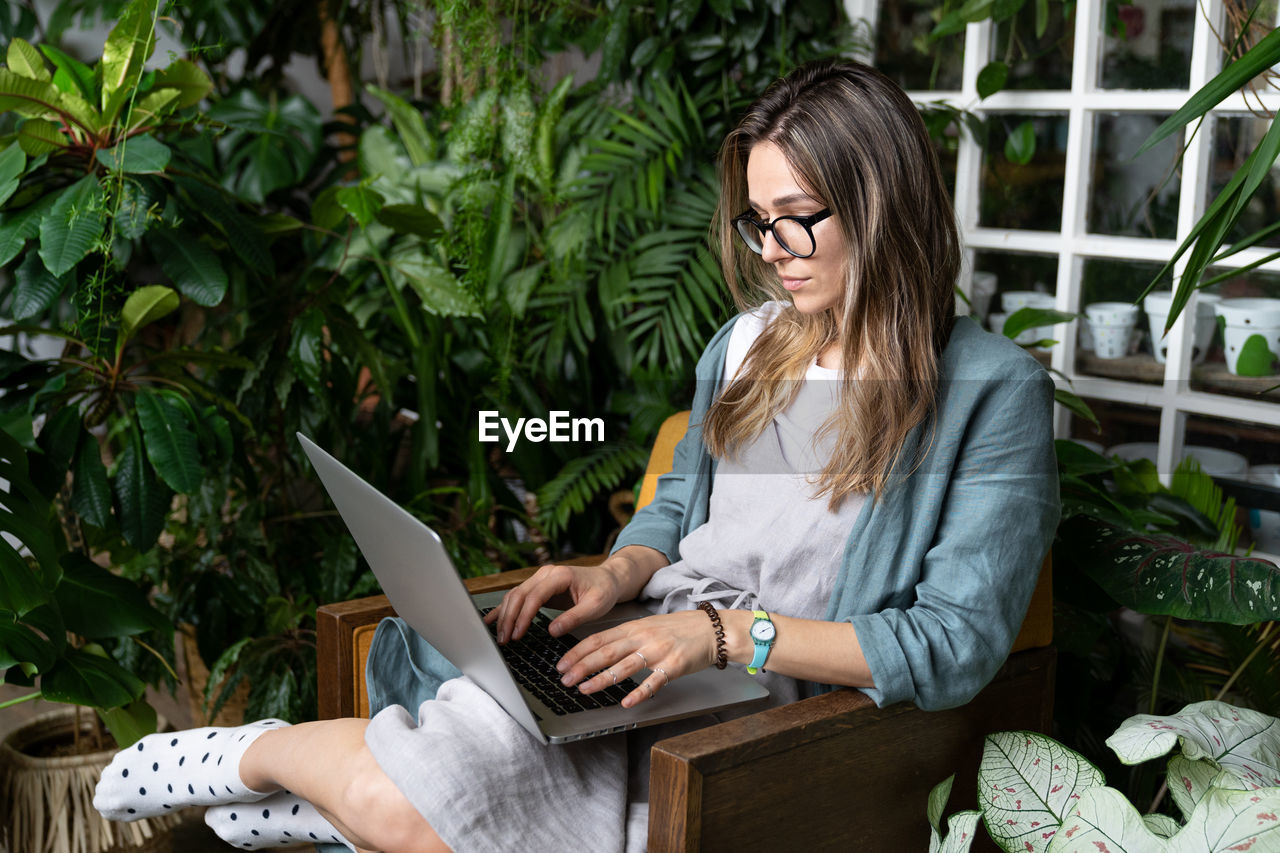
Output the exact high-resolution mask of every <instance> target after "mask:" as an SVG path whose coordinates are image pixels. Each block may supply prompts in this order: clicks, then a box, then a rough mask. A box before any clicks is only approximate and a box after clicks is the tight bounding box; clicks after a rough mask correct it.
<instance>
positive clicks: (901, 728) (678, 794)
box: [649, 649, 1056, 851]
mask: <svg viewBox="0 0 1280 853" xmlns="http://www.w3.org/2000/svg"><path fill="white" fill-rule="evenodd" d="M1055 661H1056V654H1055V652H1054V650H1053V649H1033V650H1029V651H1025V652H1020V653H1018V654H1015V655H1013V656H1012V657H1010V658H1009V660H1008V661H1007V662H1006V664H1005V665H1004V667H1003V668H1001V670H1000V672H999V673H997V675H996V677H995V679H994V680H993V681H992V683H991V684H990V685H988V686H987V688H986V689H985V690H983V691H982V692H981V693H980V694H978V696H977V697H976V698H975V699H974V700H973V701H972V702H970V703H969V704H967V705H965V706H963V707H960V708H953V709H950V710H947V711H933V712H926V711H921V710H920V709H918V708H916V707H915V706H913V705H909V704H901V705H895V706H892V707H889V708H877V707H876V706H875V704H874V703H873V702H872V701H871V700H870V699H869V698H867V697H866V695H864V694H862V693H860V692H858V691H855V690H837V691H835V692H832V693H826V694H823V695H820V696H815V697H813V698H810V699H805V700H802V701H800V702H795V703H793V704H790V705H785V706H782V707H779V708H771V709H769V710H767V711H761V712H759V713H756V714H752V715H750V716H747V717H741V718H739V719H736V720H731V721H730V722H727V723H721V724H719V725H716V726H711V727H709V728H705V729H700V730H698V731H694V732H689V733H688V734H683V735H678V736H676V737H673V738H668V739H666V740H663V741H660V742H658V743H657V744H656V745H655V746H654V747H653V751H652V752H651V758H652V767H651V769H650V777H649V778H650V789H649V849H650V850H651V851H667V850H681V851H684V850H689V851H692V850H721V849H723V850H735V849H736V850H741V849H744V848H748V847H749V848H751V849H758V850H773V849H805V848H812V849H854V850H905V849H915V850H921V849H925V848H926V846H927V845H928V839H929V827H928V823H927V822H926V821H925V819H924V810H925V806H926V805H927V802H928V794H929V791H930V790H931V789H932V788H933V786H934V785H936V784H937V783H939V782H941V781H942V780H943V779H945V778H947V777H948V776H949V775H951V774H952V773H955V774H957V775H956V784H955V790H954V792H953V793H952V797H951V805H952V810H955V809H960V808H973V807H974V806H975V805H976V803H977V799H976V797H977V793H976V778H977V767H978V761H979V760H980V758H981V755H982V742H983V738H984V737H985V736H986V735H987V734H988V733H990V732H993V731H998V730H1009V729H1028V730H1035V731H1041V732H1048V731H1049V730H1050V726H1051V724H1052V708H1053V698H1052V697H1053V672H1054V664H1055ZM800 780H803V784H801V783H800ZM766 816H767V817H766ZM753 818H754V819H753ZM904 839H909V840H910V847H907V846H903V840H904ZM975 849H977V848H975ZM991 849H994V848H991Z"/></svg>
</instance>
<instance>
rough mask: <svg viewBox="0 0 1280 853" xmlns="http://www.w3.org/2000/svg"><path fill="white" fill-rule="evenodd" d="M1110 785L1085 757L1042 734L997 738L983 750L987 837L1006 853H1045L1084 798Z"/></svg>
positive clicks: (1000, 734) (1009, 734) (980, 789)
mask: <svg viewBox="0 0 1280 853" xmlns="http://www.w3.org/2000/svg"><path fill="white" fill-rule="evenodd" d="M1104 784H1106V779H1105V778H1104V777H1103V775H1102V771H1100V770H1099V769H1098V768H1096V767H1094V766H1093V765H1092V764H1090V763H1089V761H1088V760H1087V759H1086V758H1085V757H1084V756H1082V755H1080V754H1079V753H1077V752H1075V751H1073V750H1070V749H1067V748H1066V747H1065V746H1063V745H1062V744H1060V743H1058V742H1057V741H1055V740H1054V739H1053V738H1049V737H1045V736H1044V735H1042V734H1039V733H1037V732H996V733H995V734H992V735H988V736H987V739H986V742H985V743H984V745H983V748H982V764H981V765H980V766H979V768H978V798H979V800H980V803H979V804H980V805H981V806H982V815H983V821H984V823H985V825H986V827H987V833H988V834H989V835H990V836H991V837H992V838H993V839H995V841H996V843H997V844H999V845H1000V846H1001V847H1003V848H1004V849H1005V850H1026V851H1028V853H1044V851H1045V850H1047V849H1048V848H1049V839H1051V838H1052V837H1053V834H1054V832H1055V831H1056V830H1057V829H1058V826H1059V825H1060V824H1061V823H1062V821H1063V819H1064V818H1065V817H1066V816H1067V815H1068V814H1070V813H1071V811H1072V809H1073V808H1074V806H1075V803H1076V801H1077V800H1078V799H1079V798H1080V796H1081V795H1082V794H1083V793H1084V792H1085V791H1086V790H1088V789H1089V788H1094V787H1097V786H1100V785H1104ZM1095 853H1096V851H1095Z"/></svg>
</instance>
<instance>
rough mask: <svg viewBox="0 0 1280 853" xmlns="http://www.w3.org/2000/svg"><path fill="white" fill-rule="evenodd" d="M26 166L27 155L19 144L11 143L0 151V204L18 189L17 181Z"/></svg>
mask: <svg viewBox="0 0 1280 853" xmlns="http://www.w3.org/2000/svg"><path fill="white" fill-rule="evenodd" d="M26 168H27V157H26V154H25V153H23V150H22V146H21V145H13V144H12V143H10V145H9V147H7V148H5V149H4V151H0V205H3V204H4V203H5V202H6V201H8V200H9V196H11V195H13V194H14V192H15V191H16V190H17V189H18V182H19V181H20V180H21V179H22V173H23V171H25V170H26Z"/></svg>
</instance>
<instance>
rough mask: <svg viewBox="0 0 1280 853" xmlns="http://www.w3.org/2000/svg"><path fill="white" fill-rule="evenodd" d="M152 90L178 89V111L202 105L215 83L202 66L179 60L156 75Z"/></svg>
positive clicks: (176, 103)
mask: <svg viewBox="0 0 1280 853" xmlns="http://www.w3.org/2000/svg"><path fill="white" fill-rule="evenodd" d="M151 88H152V89H153V90H154V89H176V90H177V91H178V98H177V101H175V103H174V106H175V107H176V108H177V109H185V108H186V107H190V106H194V105H196V104H198V103H200V100H201V99H202V98H203V97H204V96H205V95H207V94H209V92H210V90H212V89H213V83H212V82H211V81H210V80H209V75H207V74H205V73H204V71H202V70H201V69H200V66H198V65H196V64H195V63H194V62H192V61H191V60H189V59H178V60H175V61H174V62H172V63H170V65H169V67H168V68H165V69H164V70H162V71H160V72H159V73H158V74H156V81H155V83H154V84H153V85H152V87H151Z"/></svg>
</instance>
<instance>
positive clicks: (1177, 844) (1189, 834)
mask: <svg viewBox="0 0 1280 853" xmlns="http://www.w3.org/2000/svg"><path fill="white" fill-rule="evenodd" d="M1277 813H1280V788H1269V789H1265V790H1261V791H1239V790H1231V789H1229V788H1222V787H1214V788H1212V789H1210V791H1209V792H1208V794H1207V795H1206V796H1205V798H1204V799H1203V800H1201V802H1200V805H1199V806H1197V807H1196V810H1195V811H1194V812H1192V814H1191V816H1190V817H1189V818H1188V820H1187V823H1186V826H1184V827H1182V829H1181V830H1180V831H1179V832H1178V833H1177V834H1175V835H1174V836H1173V837H1171V838H1162V837H1161V836H1159V835H1157V834H1155V833H1153V832H1152V831H1151V830H1150V828H1148V826H1147V824H1146V823H1145V822H1144V821H1143V819H1142V815H1140V814H1138V812H1137V810H1136V809H1134V807H1133V806H1132V805H1130V803H1129V801H1128V800H1126V799H1125V797H1124V794H1121V793H1120V792H1119V791H1117V790H1115V789H1114V788H1106V787H1100V788H1092V789H1090V790H1088V791H1085V792H1084V793H1083V794H1082V795H1081V797H1080V801H1079V802H1078V803H1077V804H1076V806H1075V808H1074V809H1073V810H1072V812H1071V814H1070V815H1069V817H1068V818H1067V819H1066V820H1064V821H1063V823H1062V829H1061V830H1059V832H1058V834H1057V835H1055V836H1054V838H1053V841H1052V842H1051V843H1050V845H1049V850H1048V853H1101V851H1106V852H1107V853H1227V851H1245V850H1258V851H1261V850H1276V849H1280V820H1278V819H1277Z"/></svg>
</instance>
